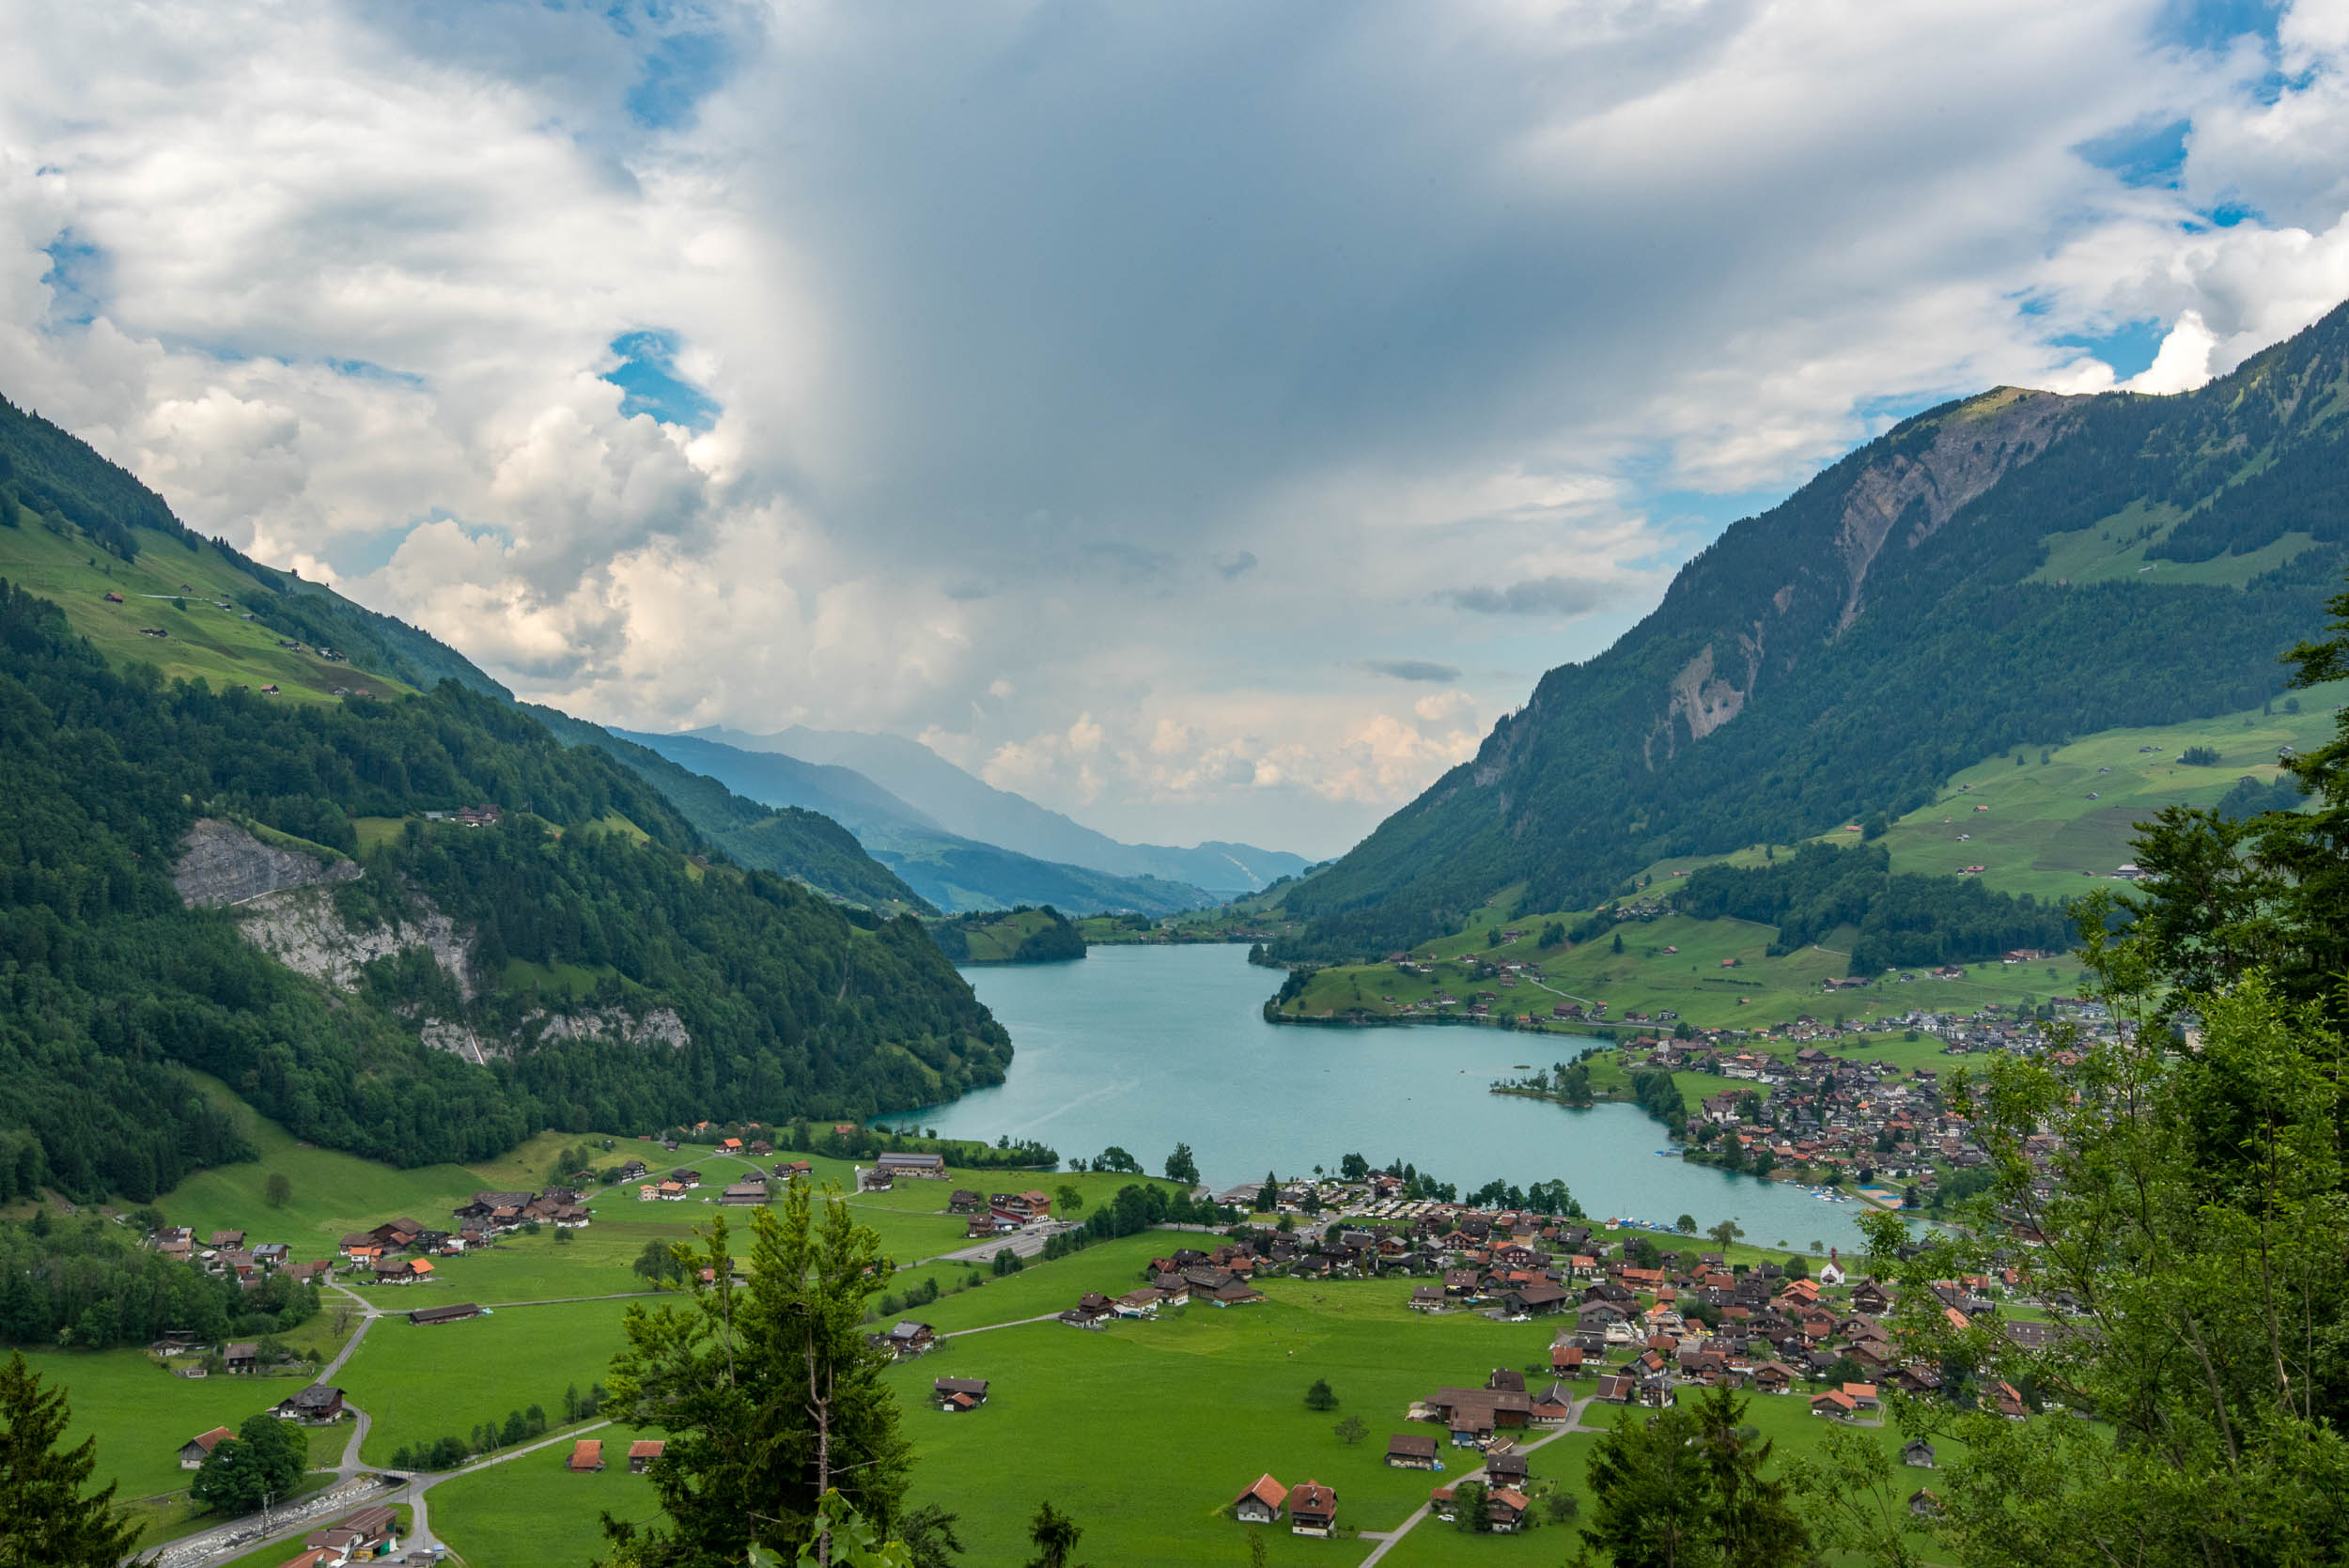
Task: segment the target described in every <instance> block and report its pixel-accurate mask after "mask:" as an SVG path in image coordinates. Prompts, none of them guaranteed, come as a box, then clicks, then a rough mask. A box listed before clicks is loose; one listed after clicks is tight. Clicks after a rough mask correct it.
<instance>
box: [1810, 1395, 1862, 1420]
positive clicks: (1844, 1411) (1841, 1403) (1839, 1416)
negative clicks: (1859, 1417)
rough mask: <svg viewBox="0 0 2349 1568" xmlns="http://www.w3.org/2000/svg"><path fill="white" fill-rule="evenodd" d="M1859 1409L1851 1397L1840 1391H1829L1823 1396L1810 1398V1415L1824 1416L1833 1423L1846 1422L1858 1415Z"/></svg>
mask: <svg viewBox="0 0 2349 1568" xmlns="http://www.w3.org/2000/svg"><path fill="white" fill-rule="evenodd" d="M1858 1411H1859V1405H1858V1404H1857V1403H1856V1402H1855V1401H1854V1400H1853V1399H1852V1396H1851V1395H1849V1394H1847V1393H1845V1392H1844V1391H1843V1389H1828V1391H1827V1392H1825V1393H1823V1394H1812V1396H1811V1413H1812V1415H1814V1416H1826V1417H1828V1418H1830V1419H1832V1420H1835V1421H1849V1420H1851V1419H1852V1417H1853V1416H1854V1415H1855V1414H1857V1413H1858Z"/></svg>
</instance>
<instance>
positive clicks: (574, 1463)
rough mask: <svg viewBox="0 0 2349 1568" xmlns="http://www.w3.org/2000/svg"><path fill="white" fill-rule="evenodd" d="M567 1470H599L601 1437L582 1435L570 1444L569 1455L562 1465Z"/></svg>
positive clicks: (601, 1459)
mask: <svg viewBox="0 0 2349 1568" xmlns="http://www.w3.org/2000/svg"><path fill="white" fill-rule="evenodd" d="M564 1468H565V1469H568V1470H600V1469H602V1468H603V1439H601V1438H600V1437H582V1438H581V1439H580V1440H579V1441H578V1442H576V1443H573V1444H572V1445H571V1457H570V1460H569V1462H568V1464H566V1465H565V1466H564Z"/></svg>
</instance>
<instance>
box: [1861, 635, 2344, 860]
mask: <svg viewBox="0 0 2349 1568" xmlns="http://www.w3.org/2000/svg"><path fill="white" fill-rule="evenodd" d="M2344 701H2349V681H2335V682H2332V683H2330V684H2328V685H2326V686H2321V687H2314V688H2311V689H2310V690H2309V691H2300V692H2295V693H2293V694H2292V695H2291V696H2289V697H2287V698H2279V699H2278V700H2277V701H2275V702H2274V703H2272V704H2270V705H2269V707H2268V710H2267V711H2264V712H2263V711H2262V710H2260V709H2258V708H2250V709H2247V710H2242V711H2237V712H2232V713H2226V714H2221V715H2219V716H2217V717H2216V718H2213V719H2207V720H2200V721H2195V722H2189V723H2183V724H2164V725H2159V726H2155V727H2149V728H2142V729H2114V730H2103V731H2099V732H2098V733H2096V734H2094V735H2090V736H2083V737H2080V738H2079V739H2077V740H2075V741H2072V742H2071V743H2069V744H2067V745H2062V746H2055V747H2045V748H2043V747H2037V746H2025V747H2021V748H2018V749H2017V750H2016V751H2014V752H2010V753H2002V754H2000V755H1999V756H1996V757H1992V758H1988V759H1986V760H1984V761H1982V762H1978V763H1975V764H1974V765H1973V766H1971V767H1969V768H1965V769H1963V770H1962V771H1960V772H1958V773H1956V774H1955V775H1953V776H1952V778H1951V780H1950V782H1949V784H1948V786H1947V787H1946V788H1944V789H1942V790H1941V791H1940V792H1939V793H1938V795H1937V798H1936V799H1935V800H1932V801H1930V802H1928V803H1926V804H1925V805H1922V806H1920V807H1918V808H1917V809H1916V810H1915V811H1912V812H1910V813H1908V814H1907V815H1905V816H1902V817H1901V818H1899V819H1898V820H1897V821H1895V822H1894V823H1893V824H1892V825H1891V829H1890V831H1889V832H1888V833H1886V835H1885V841H1884V842H1885V843H1886V844H1887V845H1888V846H1890V849H1891V851H1892V863H1893V866H1894V867H1895V869H1897V870H1902V871H1918V872H1926V873H1931V874H1937V875H1949V874H1954V873H1957V872H1959V871H1961V870H1963V869H1964V868H1965V867H1967V866H1971V865H1980V866H1982V867H1983V870H1982V871H1981V872H1980V873H1979V874H1978V875H1980V876H1981V877H1982V878H1983V881H1984V882H1986V883H1988V884H1989V885H1990V886H1992V887H1995V888H2002V889H2004V890H2006V891H2008V892H2010V893H2035V894H2037V895H2039V896H2040V897H2042V898H2051V897H2072V896H2076V895H2077V894H2078V893H2081V892H2083V891H2084V890H2086V889H2087V888H2089V887H2091V886H2092V885H2093V884H2092V881H2091V880H2090V878H2091V877H2109V876H2110V875H2111V873H2112V871H2113V869H2114V868H2115V867H2117V866H2120V865H2122V864H2123V863H2125V862H2127V861H2128V860H2129V859H2130V851H2129V840H2130V838H2131V837H2132V836H2134V834H2135V832H2136V828H2135V824H2137V823H2139V822H2142V821H2145V820H2147V819H2148V818H2150V817H2152V816H2153V815H2155V814H2156V813H2158V812H2160V811H2161V810H2162V809H2163V808H2165V807H2168V806H2173V805H2176V806H2204V807H2208V806H2215V805H2217V803H2218V802H2219V800H2221V799H2222V798H2224V797H2225V796H2226V795H2227V793H2228V792H2229V791H2230V790H2232V789H2233V788H2235V787H2236V785H2237V784H2238V783H2239V781H2241V780H2243V779H2247V778H2248V779H2253V780H2256V781H2258V783H2259V784H2263V785H2265V784H2273V783H2274V782H2275V781H2276V780H2277V779H2279V778H2281V777H2283V776H2284V775H2283V769H2282V768H2279V767H2278V766H2277V764H2276V753H2277V751H2278V749H2279V747H2285V746H2289V747H2291V748H2293V749H2294V750H2295V751H2301V752H2306V751H2310V750H2313V749H2315V748H2316V747H2318V746H2321V745H2323V744H2324V743H2325V742H2326V740H2327V739H2329V738H2330V737H2331V735H2332V731H2333V723H2334V709H2335V707H2336V706H2339V705H2340V704H2341V703H2342V702H2344ZM2287 704H2296V705H2297V706H2298V711H2297V712H2288V711H2286V705H2287ZM2190 748H2207V749H2208V750H2210V751H2212V752H2216V753H2217V755H2218V761H2217V763H2215V764H2208V765H2189V764H2186V763H2182V762H2180V761H2179V760H2178V758H2179V757H2180V756H2182V755H2183V754H2185V753H2186V752H2187V751H2188V750H2189V749H2190ZM2017 756H2020V757H2021V758H2022V759H2023V760H2022V765H2021V766H2019V767H2017V766H2016V764H2015V757H2017ZM2043 757H2044V758H2045V759H2046V760H2045V761H2043V760H2042V758H2043ZM2091 795H2093V796H2094V797H2095V799H2093V800H2091V799H2090V796H2091ZM1983 807H1986V808H1988V809H1986V810H1982V809H1977V808H1983ZM1961 835H1965V836H1963V837H1961ZM1829 836H1835V835H1829ZM1844 836H1849V837H1854V838H1856V837H1858V836H1859V835H1858V834H1856V833H1855V834H1849V835H1844Z"/></svg>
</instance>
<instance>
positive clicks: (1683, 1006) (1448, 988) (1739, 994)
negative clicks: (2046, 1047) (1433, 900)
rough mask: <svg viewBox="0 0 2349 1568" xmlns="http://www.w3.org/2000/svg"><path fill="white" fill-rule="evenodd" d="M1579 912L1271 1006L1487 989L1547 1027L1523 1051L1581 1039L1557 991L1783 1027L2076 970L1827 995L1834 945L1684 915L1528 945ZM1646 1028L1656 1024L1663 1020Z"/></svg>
mask: <svg viewBox="0 0 2349 1568" xmlns="http://www.w3.org/2000/svg"><path fill="white" fill-rule="evenodd" d="M1577 919H1579V915H1578V914H1576V913H1573V912H1566V913H1556V914H1532V915H1517V916H1514V917H1510V919H1509V920H1508V921H1507V924H1505V925H1504V926H1503V929H1508V930H1516V931H1517V932H1519V936H1518V938H1517V940H1515V941H1503V942H1501V944H1500V945H1499V946H1497V947H1490V948H1488V947H1486V945H1485V938H1484V930H1485V927H1484V926H1481V925H1480V926H1478V927H1477V929H1476V932H1475V934H1474V935H1473V936H1456V937H1447V938H1442V939H1439V940H1436V941H1432V942H1428V943H1426V944H1424V945H1423V946H1422V947H1420V948H1417V949H1414V950H1413V952H1412V956H1413V957H1414V958H1415V959H1420V960H1423V961H1425V960H1434V961H1435V962H1436V965H1437V969H1436V972H1435V973H1434V974H1432V975H1430V974H1419V973H1407V972H1405V971H1404V970H1399V969H1397V968H1395V967H1394V966H1393V965H1392V964H1387V963H1377V964H1360V965H1334V966H1332V967H1330V968H1329V969H1325V970H1321V971H1319V972H1318V973H1316V974H1315V976H1314V977H1313V979H1312V981H1311V982H1310V983H1309V984H1308V985H1307V986H1306V988H1305V991H1304V993H1303V994H1302V995H1301V996H1299V997H1297V998H1295V999H1293V1000H1292V1001H1290V1002H1289V1004H1288V1005H1287V1006H1286V1007H1285V1008H1283V1014H1284V1016H1287V1017H1299V1018H1313V1017H1343V1016H1344V1015H1346V1013H1348V1012H1351V1011H1355V1010H1361V1011H1364V1012H1368V1013H1371V1014H1374V1015H1380V1016H1393V1017H1410V1018H1414V1019H1421V1018H1427V1017H1431V1016H1433V1014H1434V1013H1437V1012H1439V1013H1441V1014H1444V1015H1460V1016H1465V1015H1466V1013H1467V1011H1468V1007H1469V1005H1470V1003H1471V1002H1472V1001H1474V1000H1475V996H1476V993H1477V992H1479V991H1491V992H1493V993H1494V998H1495V1000H1494V1001H1493V1002H1492V1004H1491V1005H1492V1008H1493V1013H1494V1016H1495V1017H1502V1016H1507V1017H1517V1015H1519V1014H1532V1017H1533V1018H1534V1020H1535V1022H1536V1023H1537V1024H1538V1025H1539V1026H1540V1030H1539V1032H1542V1033H1546V1034H1555V1035H1557V1036H1558V1037H1559V1040H1560V1045H1559V1046H1558V1047H1556V1048H1549V1049H1553V1050H1554V1049H1560V1048H1570V1047H1571V1042H1573V1041H1574V1040H1576V1039H1578V1038H1581V1039H1587V1038H1588V1034H1589V1027H1590V1026H1589V1025H1588V1024H1585V1023H1579V1022H1570V1021H1566V1020H1553V1019H1551V1018H1550V1017H1549V1014H1550V1011H1551V1009H1552V1008H1554V1007H1556V1006H1557V1005H1558V1004H1560V1003H1561V1002H1566V1001H1579V1002H1582V1003H1583V1004H1584V1005H1586V1006H1587V1005H1588V1004H1590V1003H1592V1002H1596V1001H1604V1002H1605V1003H1607V1009H1608V1015H1607V1018H1606V1020H1605V1021H1606V1023H1607V1024H1609V1025H1610V1026H1611V1027H1613V1028H1616V1029H1622V1028H1626V1027H1628V1028H1634V1029H1636V1028H1641V1027H1644V1026H1641V1025H1637V1024H1628V1025H1627V1024H1626V1022H1625V1015H1626V1014H1630V1013H1646V1014H1650V1015H1653V1014H1655V1013H1657V1012H1661V1011H1670V1012H1673V1013H1677V1014H1679V1015H1680V1017H1681V1018H1682V1019H1683V1020H1685V1021H1686V1022H1688V1024H1690V1025H1691V1026H1692V1027H1696V1028H1705V1029H1751V1030H1759V1029H1765V1028H1770V1027H1776V1026H1781V1025H1790V1024H1792V1023H1793V1022H1794V1021H1795V1020H1796V1019H1797V1018H1799V1017H1803V1016H1805V1015H1809V1016H1810V1017H1814V1018H1818V1019H1820V1020H1822V1021H1829V1020H1832V1019H1834V1018H1835V1017H1839V1016H1842V1017H1847V1018H1849V1019H1852V1020H1863V1019H1867V1018H1870V1017H1882V1016H1886V1015H1898V1014H1904V1013H1906V1012H1908V1011H1909V1010H1910V1009H1912V1008H1924V1009H1927V1010H1929V1011H1937V1012H1940V1011H1957V1012H1971V1011H1972V1010H1973V1009H1975V1008H1977V1007H1979V1006H1981V1005H1982V1004H1983V1002H1985V1001H1996V1002H1999V1003H2000V1004H2002V1005H2014V1004H2015V1003H2018V1002H2020V1001H2023V1000H2024V999H2025V998H2026V997H2032V998H2037V999H2040V1000H2044V999H2046V997H2049V996H2053V995H2060V994H2065V993H2068V992H2069V991H2071V990H2072V989H2073V988H2074V987H2075V986H2076V985H2077V976H2078V970H2077V966H2076V965H2073V964H2070V963H2063V964H2061V965H2060V966H2059V970H2060V972H2059V975H2058V977H2057V978H2056V979H2053V980H2050V979H2048V978H2047V977H2046V974H2045V973H2044V969H2045V966H2023V967H2009V966H2005V965H2000V964H1995V963H1994V964H1990V965H1986V966H1985V965H1974V966H1971V967H1969V969H1968V973H1967V977H1966V978H1965V979H1964V980H1957V981H1942V980H1934V979H1932V978H1930V977H1929V976H1928V975H1926V974H1925V973H1923V972H1922V971H1915V972H1916V973H1917V978H1916V979H1914V980H1910V981H1901V980H1897V979H1895V980H1886V979H1878V980H1875V981H1874V982H1872V983H1871V984H1869V985H1868V986H1865V987H1863V988H1861V989H1859V990H1852V991H1838V992H1831V993H1830V992H1828V990H1827V989H1826V985H1825V983H1826V982H1827V981H1828V979H1829V978H1835V979H1841V978H1843V974H1844V971H1845V970H1846V968H1847V967H1848V965H1847V960H1848V957H1849V952H1848V949H1845V950H1842V951H1837V950H1834V949H1831V948H1828V947H1827V946H1825V945H1821V946H1814V947H1808V948H1804V949H1802V950H1801V951H1799V952H1796V953H1790V954H1786V955H1783V956H1781V957H1776V958H1773V957H1771V956H1769V954H1768V949H1769V945H1770V942H1771V941H1772V940H1773V939H1774V938H1775V936H1776V932H1775V930H1774V929H1773V928H1772V927H1770V926H1766V925H1758V924H1753V923H1751V922H1750V921H1740V920H1726V919H1724V920H1695V919H1691V918H1689V917H1688V916H1686V915H1665V916H1663V917H1661V918H1659V919H1657V920H1652V921H1645V922H1631V923H1627V924H1623V925H1620V926H1618V927H1616V930H1617V931H1618V932H1620V934H1621V935H1622V937H1623V940H1624V951H1623V952H1622V953H1620V954H1618V953H1616V952H1614V950H1613V944H1612V941H1611V940H1610V939H1606V938H1602V939H1596V940H1594V941H1589V942H1585V943H1582V944H1581V945H1580V946H1579V947H1563V948H1551V949H1549V950H1548V951H1544V950H1543V949H1542V947H1541V944H1540V934H1541V928H1542V926H1543V925H1544V924H1548V923H1549V922H1551V921H1562V922H1563V923H1565V924H1569V925H1571V924H1572V923H1573V922H1574V921H1575V920H1577ZM1828 940H1829V941H1832V940H1834V938H1833V937H1830V938H1829V939H1828ZM1668 948H1671V949H1677V950H1678V951H1676V952H1667V951H1666V949H1668ZM1480 956H1481V957H1484V958H1487V959H1489V960H1491V961H1493V962H1496V963H1498V962H1501V961H1502V960H1516V961H1517V962H1519V963H1523V964H1527V965H1530V966H1532V969H1531V970H1530V971H1528V972H1525V973H1523V974H1521V975H1520V976H1519V978H1517V979H1516V980H1514V981H1513V980H1511V979H1509V978H1508V977H1506V976H1500V977H1496V978H1494V979H1490V980H1481V981H1480V980H1477V979H1475V978H1474V977H1473V974H1472V973H1471V971H1470V969H1469V968H1468V964H1467V962H1466V961H1465V958H1467V957H1480ZM1731 958H1734V959H1735V960H1737V962H1736V963H1735V965H1734V966H1730V965H1725V964H1724V962H1723V960H1725V959H1731ZM1439 992H1442V993H1445V994H1448V995H1450V996H1452V997H1454V998H1455V999H1457V1001H1458V1003H1459V1005H1457V1006H1455V1007H1447V1008H1441V1009H1431V1008H1430V1007H1429V1004H1430V1003H1432V1002H1433V1001H1434V1000H1435V998H1436V996H1437V994H1438V993H1439ZM1410 1002H1418V1003H1420V1004H1421V1005H1422V1011H1421V1012H1420V1013H1418V1014H1416V1015H1407V1014H1404V1013H1403V1012H1402V1009H1403V1007H1404V1005H1405V1004H1407V1003H1410ZM1487 1027H1489V1026H1487ZM1656 1027H1657V1028H1658V1029H1660V1030H1662V1031H1664V1032H1669V1031H1670V1029H1671V1027H1672V1026H1671V1025H1670V1024H1663V1025H1658V1026H1656ZM1528 1049H1529V1050H1539V1049H1544V1048H1542V1047H1534V1046H1530V1045H1529V1046H1528Z"/></svg>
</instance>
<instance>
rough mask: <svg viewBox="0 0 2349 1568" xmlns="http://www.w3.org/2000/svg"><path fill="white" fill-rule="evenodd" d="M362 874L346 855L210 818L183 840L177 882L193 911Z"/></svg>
mask: <svg viewBox="0 0 2349 1568" xmlns="http://www.w3.org/2000/svg"><path fill="white" fill-rule="evenodd" d="M358 875H359V868H358V867H357V866H356V865H354V864H352V863H351V862H350V861H348V860H345V859H343V858H342V857H340V856H335V857H334V858H332V859H328V858H325V857H321V856H317V855H305V854H303V852H302V851H300V850H298V849H288V848H285V847H283V846H278V845H274V844H265V843H263V842H262V841H261V840H260V839H258V838H256V837H255V836H254V835H253V834H252V833H251V832H250V831H247V830H245V829H243V828H241V827H239V826H238V825H237V824H236V823H234V822H228V821H224V820H222V819H221V818H219V817H217V816H207V817H204V818H202V819H200V820H199V821H197V823H196V824H195V826H194V827H192V828H190V829H189V830H188V832H187V836H186V837H185V838H183V839H182V840H180V844H179V860H177V861H176V862H173V864H172V868H171V882H172V886H174V887H176V888H178V889H179V897H180V900H181V902H183V903H185V904H187V905H188V906H189V907H190V908H194V907H197V906H199V905H200V906H204V907H207V908H219V907H221V906H223V905H228V904H242V903H245V902H247V901H248V900H251V899H255V898H259V897H261V896H263V895H265V894H268V893H281V892H284V891H285V890H287V889H289V888H305V887H310V886H312V885H314V884H317V883H319V882H343V881H349V880H350V878H351V877H356V876H358Z"/></svg>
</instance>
